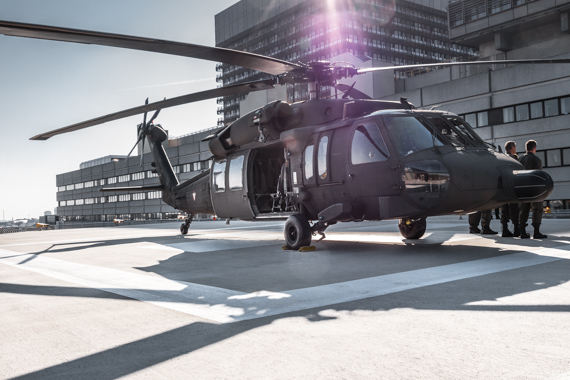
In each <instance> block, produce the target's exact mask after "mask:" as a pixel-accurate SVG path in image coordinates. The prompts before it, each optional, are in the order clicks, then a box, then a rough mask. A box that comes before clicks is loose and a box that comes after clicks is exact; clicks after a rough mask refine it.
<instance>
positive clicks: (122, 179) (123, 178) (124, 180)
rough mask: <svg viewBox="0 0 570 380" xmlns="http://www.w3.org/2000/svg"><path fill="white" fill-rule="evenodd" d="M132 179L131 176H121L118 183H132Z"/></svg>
mask: <svg viewBox="0 0 570 380" xmlns="http://www.w3.org/2000/svg"><path fill="white" fill-rule="evenodd" d="M130 179H131V175H130V174H125V175H120V176H119V178H118V182H127V181H130Z"/></svg>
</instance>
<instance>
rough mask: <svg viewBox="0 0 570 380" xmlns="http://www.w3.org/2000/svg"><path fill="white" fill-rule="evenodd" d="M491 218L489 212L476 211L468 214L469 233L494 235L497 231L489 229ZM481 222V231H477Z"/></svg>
mask: <svg viewBox="0 0 570 380" xmlns="http://www.w3.org/2000/svg"><path fill="white" fill-rule="evenodd" d="M492 218H493V216H492V214H491V210H483V211H477V212H474V213H473V214H469V233H471V234H478V233H481V235H496V234H497V231H493V230H492V229H491V219H492ZM479 222H481V227H482V230H480V229H479Z"/></svg>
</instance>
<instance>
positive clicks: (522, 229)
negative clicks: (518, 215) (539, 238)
mask: <svg viewBox="0 0 570 380" xmlns="http://www.w3.org/2000/svg"><path fill="white" fill-rule="evenodd" d="M519 229H520V233H521V239H530V235H529V234H527V233H526V225H524V226H520V227H519Z"/></svg>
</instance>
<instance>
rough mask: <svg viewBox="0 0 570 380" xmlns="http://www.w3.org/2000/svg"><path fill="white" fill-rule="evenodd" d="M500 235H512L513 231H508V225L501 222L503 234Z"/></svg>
mask: <svg viewBox="0 0 570 380" xmlns="http://www.w3.org/2000/svg"><path fill="white" fill-rule="evenodd" d="M501 236H502V237H513V236H514V235H513V233H512V232H511V231H509V226H508V225H507V224H503V234H502V235H501Z"/></svg>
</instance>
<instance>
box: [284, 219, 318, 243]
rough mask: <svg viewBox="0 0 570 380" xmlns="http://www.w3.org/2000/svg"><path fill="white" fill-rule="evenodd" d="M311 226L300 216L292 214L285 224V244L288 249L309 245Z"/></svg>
mask: <svg viewBox="0 0 570 380" xmlns="http://www.w3.org/2000/svg"><path fill="white" fill-rule="evenodd" d="M311 236H312V231H311V226H310V225H309V221H308V220H307V218H305V217H304V216H303V215H301V214H293V215H291V216H290V217H289V218H287V221H286V222H285V243H287V246H288V247H289V248H290V249H295V250H296V249H299V248H301V247H306V246H309V245H311Z"/></svg>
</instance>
